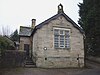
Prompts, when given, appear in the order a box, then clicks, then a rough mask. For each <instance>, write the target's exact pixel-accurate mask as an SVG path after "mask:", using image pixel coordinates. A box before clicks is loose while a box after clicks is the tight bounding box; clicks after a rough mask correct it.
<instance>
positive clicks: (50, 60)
mask: <svg viewBox="0 0 100 75" xmlns="http://www.w3.org/2000/svg"><path fill="white" fill-rule="evenodd" d="M35 21H36V20H35V19H32V27H22V26H21V27H20V33H19V35H20V49H21V50H25V51H26V52H27V55H28V56H30V57H31V58H32V60H33V61H34V63H35V64H36V66H37V67H42V68H66V67H84V31H83V30H82V28H81V27H79V26H78V25H77V24H76V23H75V22H74V21H73V20H72V19H70V18H69V17H68V16H67V15H66V14H65V13H64V11H63V6H62V4H60V5H58V12H57V14H56V15H54V16H53V17H51V18H49V19H47V20H45V21H44V22H42V23H40V24H39V25H35Z"/></svg>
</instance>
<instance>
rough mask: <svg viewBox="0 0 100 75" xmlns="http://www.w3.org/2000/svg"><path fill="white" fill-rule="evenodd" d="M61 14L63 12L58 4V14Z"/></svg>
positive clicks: (61, 6)
mask: <svg viewBox="0 0 100 75" xmlns="http://www.w3.org/2000/svg"><path fill="white" fill-rule="evenodd" d="M62 12H64V11H63V5H62V4H61V3H60V4H59V5H58V14H59V13H62Z"/></svg>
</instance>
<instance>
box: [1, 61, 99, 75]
mask: <svg viewBox="0 0 100 75" xmlns="http://www.w3.org/2000/svg"><path fill="white" fill-rule="evenodd" d="M87 65H88V66H90V68H84V69H41V68H12V69H7V68H6V69H1V70H0V75H100V64H96V63H93V62H89V61H87Z"/></svg>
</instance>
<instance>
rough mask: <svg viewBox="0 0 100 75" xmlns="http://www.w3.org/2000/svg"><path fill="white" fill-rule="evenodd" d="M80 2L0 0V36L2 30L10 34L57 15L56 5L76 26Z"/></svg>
mask: <svg viewBox="0 0 100 75" xmlns="http://www.w3.org/2000/svg"><path fill="white" fill-rule="evenodd" d="M79 2H80V3H82V0H0V34H2V32H3V29H5V30H7V32H9V34H11V33H12V32H13V31H14V30H16V29H18V30H19V27H20V26H31V20H32V19H36V25H38V24H39V23H41V22H43V21H44V20H46V19H48V18H50V17H52V16H54V15H55V14H57V11H58V5H59V4H60V3H61V4H62V5H63V9H64V12H65V13H66V14H67V15H68V16H69V17H70V18H71V19H72V20H73V21H75V22H76V23H77V24H78V22H77V21H78V18H79V14H78V11H79V7H78V6H77V4H78V3H79Z"/></svg>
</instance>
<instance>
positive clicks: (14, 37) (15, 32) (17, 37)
mask: <svg viewBox="0 0 100 75" xmlns="http://www.w3.org/2000/svg"><path fill="white" fill-rule="evenodd" d="M10 38H11V40H12V41H19V35H18V31H17V30H15V31H14V33H12V34H11V37H10Z"/></svg>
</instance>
